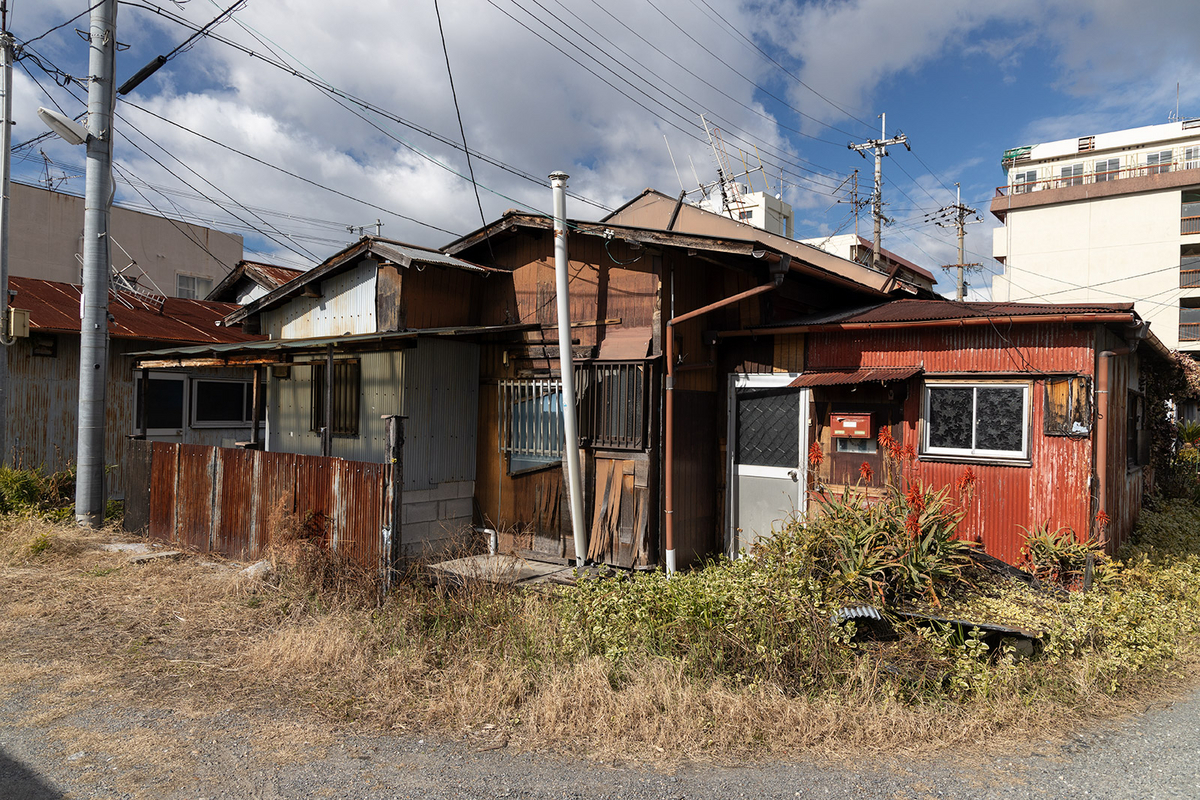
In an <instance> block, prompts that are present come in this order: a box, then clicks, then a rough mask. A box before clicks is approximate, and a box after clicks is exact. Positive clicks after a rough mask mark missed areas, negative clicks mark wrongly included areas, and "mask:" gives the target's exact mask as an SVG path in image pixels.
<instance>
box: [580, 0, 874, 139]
mask: <svg viewBox="0 0 1200 800" xmlns="http://www.w3.org/2000/svg"><path fill="white" fill-rule="evenodd" d="M593 1H594V0H593ZM700 2H701V3H703V4H704V5H705V6H706V7H707V8H708V10H709V11H711V12H712V13H713V14H715V15H716V16H717V18H718V19H720V20H721V22H723V23H725V25H726V26H727V27H728V29H729V30H730V31H732V32H733V33H735V34H737V36H738V37H740V38H741V39H742V40H744V41H745V42H747V43H748V44H749V45H750V46H751V47H753V48H754V49H755V50H757V51H758V53H759V54H760V55H761V56H762V57H763V58H765V59H766V60H767V61H769V62H771V63H772V64H774V65H775V66H777V67H779V69H780V71H781V72H783V74H784V75H787V76H788V77H789V78H791V79H792V80H794V81H796V83H798V84H800V85H801V86H803V87H804V88H805V89H808V90H809V91H810V92H812V93H813V94H815V95H816V96H817V97H819V98H821V99H822V100H824V101H825V102H826V103H828V104H829V105H831V106H833V107H834V108H836V109H837V110H838V111H840V112H842V113H843V114H845V115H846V116H847V117H849V118H850V119H852V120H855V121H856V122H860V123H862V124H863V125H865V126H866V127H867V128H868V129H870V128H872V127H873V123H870V122H867V121H866V120H864V119H862V118H861V117H857V116H855V115H854V114H852V113H850V111H848V110H846V109H845V108H843V107H842V106H840V105H838V104H837V103H835V102H833V101H832V100H830V99H829V98H828V97H826V96H825V95H823V94H821V93H820V92H818V91H817V90H816V89H814V88H813V87H811V86H809V85H808V84H807V83H805V82H804V81H802V80H801V79H800V76H798V75H796V74H794V73H792V72H791V71H790V70H788V69H787V68H786V67H784V66H783V64H780V63H779V62H778V61H776V60H775V58H774V57H773V56H772V55H771V54H770V53H768V52H767V51H766V50H764V49H762V48H761V47H759V46H758V44H757V43H756V42H755V41H754V40H753V39H751V38H750V37H749V36H747V35H746V34H744V33H742V32H741V31H740V30H738V28H737V27H736V26H734V24H733V23H731V22H730V21H729V20H727V19H725V17H723V16H721V12H719V11H717V10H716V9H715V8H713V7H712V6H711V5H709V3H708V0H700ZM692 5H693V6H695V7H696V8H697V9H699V8H700V7H699V6H696V2H695V0H692ZM700 10H703V9H700ZM710 19H711V17H710ZM743 46H744V45H743ZM822 124H824V123H822ZM834 130H837V131H838V132H839V133H843V131H841V130H839V129H837V128H834Z"/></svg>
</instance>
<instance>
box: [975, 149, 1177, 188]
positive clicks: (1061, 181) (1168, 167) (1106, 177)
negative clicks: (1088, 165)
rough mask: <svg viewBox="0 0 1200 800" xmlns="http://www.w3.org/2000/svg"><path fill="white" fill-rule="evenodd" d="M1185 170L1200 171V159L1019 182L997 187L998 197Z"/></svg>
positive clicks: (1139, 165)
mask: <svg viewBox="0 0 1200 800" xmlns="http://www.w3.org/2000/svg"><path fill="white" fill-rule="evenodd" d="M1185 169H1200V159H1187V160H1184V159H1183V158H1176V159H1174V160H1172V161H1167V162H1165V163H1161V164H1138V165H1136V166H1132V167H1123V168H1121V169H1116V170H1103V171H1100V172H1088V173H1086V174H1084V175H1065V176H1064V175H1057V176H1053V177H1049V178H1039V179H1038V180H1035V181H1019V182H1014V183H1010V184H1007V185H1005V186H997V187H996V196H997V197H1005V196H1007V195H1013V194H1029V193H1030V192H1040V191H1044V190H1046V189H1061V188H1064V187H1067V186H1083V185H1086V184H1092V183H1106V182H1108V181H1115V180H1123V179H1125V178H1144V177H1146V176H1147V175H1159V174H1161V173H1165V172H1178V171H1180V170H1185Z"/></svg>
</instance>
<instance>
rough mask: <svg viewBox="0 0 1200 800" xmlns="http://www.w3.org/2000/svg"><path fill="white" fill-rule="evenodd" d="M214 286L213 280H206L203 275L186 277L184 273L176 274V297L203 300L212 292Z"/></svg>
mask: <svg viewBox="0 0 1200 800" xmlns="http://www.w3.org/2000/svg"><path fill="white" fill-rule="evenodd" d="M212 285H213V282H212V278H205V277H204V276H202V275H184V274H183V273H182V272H180V273H176V275H175V296H176V297H183V298H185V299H188V300H203V299H204V298H206V297H208V293H209V292H211V291H212Z"/></svg>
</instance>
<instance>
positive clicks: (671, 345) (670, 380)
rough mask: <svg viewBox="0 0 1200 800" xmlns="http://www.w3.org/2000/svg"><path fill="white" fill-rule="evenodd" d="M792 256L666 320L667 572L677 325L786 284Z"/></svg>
mask: <svg viewBox="0 0 1200 800" xmlns="http://www.w3.org/2000/svg"><path fill="white" fill-rule="evenodd" d="M791 260H792V258H791V256H789V255H786V254H785V255H783V256H780V257H779V260H778V261H772V262H771V264H770V268H771V277H772V281H771V283H766V284H763V285H762V286H755V287H754V288H753V289H747V290H746V291H744V292H740V293H738V294H735V295H733V296H732V297H726V298H725V299H724V300H718V301H717V302H715V303H709V304H708V305H706V306H701V307H700V308H697V309H694V310H692V311H689V312H687V313H686V314H680V315H679V316H677V317H672V318H671V319H670V320H668V321H667V336H666V341H665V342H664V343H663V357H664V359H665V360H666V362H667V402H666V412H665V414H664V416H665V418H666V419H665V424H666V429H667V430H666V434H665V436H664V437H663V438H664V441H663V451H664V452H663V461H664V464H663V471H664V472H666V475H665V477H664V485H663V511H664V516H665V517H666V519H665V522H664V524H663V544H664V549H665V550H666V559H667V575H673V574H675V331H674V327H675V325H677V324H679V323H681V322H687V321H688V320H691V319H695V318H697V317H699V316H702V315H704V314H707V313H708V312H710V311H715V310H717V309H718V308H724V307H725V306H731V305H735V304H736V303H740V302H741V301H743V300H747V299H749V298H751V297H756V296H758V295H760V294H766V293H767V292H770V291H774V290H775V289H777V288H778V287H779V285H780V284H782V283H783V278H784V276H785V275H787V272H788V266H789V264H790V262H791Z"/></svg>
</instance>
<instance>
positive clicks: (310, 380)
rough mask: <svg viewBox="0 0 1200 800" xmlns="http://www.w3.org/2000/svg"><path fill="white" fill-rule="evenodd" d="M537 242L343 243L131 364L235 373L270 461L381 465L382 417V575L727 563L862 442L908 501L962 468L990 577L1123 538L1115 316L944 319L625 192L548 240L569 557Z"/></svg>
mask: <svg viewBox="0 0 1200 800" xmlns="http://www.w3.org/2000/svg"><path fill="white" fill-rule="evenodd" d="M666 200H668V201H669V198H666ZM710 218H715V219H710ZM622 219H625V220H630V219H637V220H639V221H640V222H639V224H630V223H628V222H621V221H620V220H622ZM641 222H644V223H648V224H640V223H641ZM649 223H653V224H649ZM554 239H555V237H554V231H553V223H552V221H551V220H549V219H547V218H545V217H542V216H539V215H535V214H524V213H518V212H509V213H507V214H505V215H504V217H502V218H501V219H499V220H497V221H496V222H494V223H492V224H490V225H488V226H486V227H485V228H483V229H481V230H479V231H476V232H474V233H472V234H469V235H467V236H465V237H462V238H460V239H459V240H457V241H455V242H452V243H451V244H449V245H447V246H446V247H445V248H443V249H442V250H441V251H432V250H428V249H425V248H418V247H413V246H409V245H404V244H402V243H399V242H393V241H389V240H385V239H379V238H375V237H365V238H363V239H362V240H361V241H360V242H357V243H355V244H354V245H352V246H350V247H348V248H346V249H344V250H343V251H341V252H340V253H338V254H336V255H334V256H333V257H331V258H330V259H328V260H327V261H325V262H324V263H323V264H321V265H319V266H318V267H316V268H315V269H313V270H310V271H309V272H307V273H305V274H303V275H301V276H299V277H296V278H294V279H292V280H290V281H288V282H287V283H285V284H283V285H281V286H279V287H277V288H276V289H274V290H272V291H270V292H268V293H267V294H265V295H262V296H261V297H258V298H256V299H253V300H251V301H250V302H249V303H248V304H246V305H245V306H244V307H243V308H241V309H239V310H236V311H234V312H233V313H231V314H230V315H229V317H228V321H229V322H231V323H240V324H242V325H244V326H245V327H246V329H248V330H252V331H255V332H258V331H261V332H262V333H264V334H266V335H267V336H268V337H269V338H268V339H267V340H266V341H262V342H253V343H246V344H209V345H202V346H195V347H176V348H171V349H168V350H161V351H158V352H156V353H147V354H142V355H141V356H139V363H140V364H141V365H142V366H143V367H154V368H167V367H172V366H175V367H196V366H199V365H207V366H222V367H225V368H240V369H243V370H252V371H253V372H254V373H255V374H257V375H260V376H262V378H263V379H264V380H265V386H266V393H265V398H266V399H265V403H263V404H262V407H263V408H264V409H265V412H264V413H265V417H266V437H265V441H264V442H263V443H262V444H263V445H264V447H265V449H266V450H268V451H271V452H276V453H295V454H310V455H324V456H337V457H340V458H342V459H348V460H349V461H348V462H346V463H349V464H352V463H355V462H357V463H360V464H361V463H362V462H384V461H385V460H386V459H388V458H389V451H388V447H389V442H388V440H387V439H386V437H385V426H384V422H383V419H382V418H383V417H385V416H395V415H399V416H404V417H407V420H406V436H405V441H404V443H403V458H402V461H403V490H404V491H403V509H402V512H400V513H401V517H400V519H401V523H402V524H401V525H400V526H399V528H398V529H397V528H392V527H389V528H388V530H389V531H397V530H398V542H397V543H394V544H395V550H394V552H396V553H400V554H404V555H409V556H415V555H420V554H422V553H426V552H428V551H429V550H431V549H439V548H443V547H444V546H445V545H446V544H447V542H449V541H451V540H452V539H453V537H454V536H455V535H456V534H457V533H459V532H460V531H462V530H464V529H466V528H469V527H471V526H473V525H485V526H489V527H494V528H495V529H497V530H498V531H499V532H500V537H499V538H500V541H501V545H502V547H503V548H504V549H507V550H510V551H513V552H516V553H518V554H521V555H525V556H529V557H533V558H538V559H546V560H563V561H565V560H574V559H576V558H577V555H584V556H586V557H587V559H588V560H591V561H596V562H605V563H609V564H613V565H618V566H622V567H641V568H645V567H653V566H658V565H662V564H664V563H667V562H669V561H670V557H669V554H673V559H674V563H675V565H677V566H678V567H681V568H682V567H685V566H688V565H689V564H695V563H697V562H699V561H702V560H703V559H704V558H706V557H709V556H711V555H713V554H717V553H721V552H725V553H729V554H736V552H738V551H739V550H740V549H742V548H744V547H746V546H748V545H750V544H752V543H753V541H754V540H755V538H756V537H758V536H761V535H766V534H768V533H769V532H770V531H771V530H772V528H773V527H775V526H778V525H779V524H781V522H782V521H783V520H785V519H787V518H788V517H789V516H791V515H793V514H804V513H806V512H807V510H808V508H809V506H810V504H811V502H812V498H813V493H814V492H816V493H822V492H824V493H828V492H835V491H838V490H839V488H840V487H845V486H846V485H849V484H852V483H854V481H855V480H856V479H857V476H858V475H859V468H860V467H861V465H862V464H863V463H866V464H867V465H868V467H869V468H870V469H871V471H873V472H874V473H875V474H876V475H880V474H882V473H884V472H885V470H884V469H882V467H883V465H882V461H881V458H882V456H881V454H880V452H879V446H878V435H879V432H880V430H881V429H883V428H887V429H889V430H890V431H891V432H892V434H893V435H894V437H895V438H896V439H897V440H899V441H900V442H902V443H903V444H904V445H909V446H910V447H911V451H912V461H911V463H910V464H908V465H907V466H906V469H908V470H910V472H911V473H912V474H916V475H919V476H920V477H921V478H923V479H925V480H928V481H930V482H932V483H934V484H948V483H953V482H955V481H957V480H958V479H959V478H960V477H961V473H962V471H963V469H964V468H965V467H967V466H970V467H971V468H972V470H973V472H974V474H975V477H976V488H975V490H974V493H973V495H972V496H971V498H970V502H971V506H970V508H969V509H968V516H967V519H966V522H965V525H964V529H963V530H964V533H965V534H966V535H969V536H971V537H972V538H975V539H978V540H980V541H982V542H983V544H984V546H985V547H986V549H987V550H988V551H989V552H991V553H993V554H995V555H998V556H1000V557H1002V558H1005V559H1008V560H1010V561H1011V560H1014V559H1015V558H1016V557H1017V554H1018V551H1019V548H1020V543H1021V537H1022V536H1023V534H1022V530H1023V529H1029V528H1033V527H1036V526H1038V525H1041V524H1043V523H1045V524H1049V525H1051V526H1054V527H1058V526H1069V527H1071V528H1072V529H1073V530H1075V531H1076V533H1077V534H1078V535H1079V536H1081V537H1085V536H1087V535H1089V534H1090V533H1092V532H1094V530H1095V528H1094V526H1095V524H1096V523H1095V520H1096V518H1097V516H1100V517H1101V518H1103V517H1104V515H1100V513H1099V512H1101V511H1104V512H1105V515H1107V516H1108V517H1109V518H1111V521H1110V522H1109V523H1108V525H1107V526H1106V527H1105V529H1104V531H1103V533H1104V535H1105V536H1106V537H1107V541H1108V543H1109V544H1110V546H1115V545H1116V543H1117V542H1119V541H1120V540H1121V539H1122V538H1123V537H1125V536H1126V535H1127V534H1128V531H1129V530H1130V528H1131V527H1132V524H1133V521H1134V520H1135V519H1136V515H1137V510H1138V508H1139V507H1140V502H1141V493H1142V491H1143V485H1144V483H1145V481H1144V480H1143V478H1144V476H1143V471H1142V466H1141V459H1142V455H1141V453H1142V451H1143V449H1144V447H1143V445H1142V444H1141V441H1142V439H1141V438H1140V437H1142V435H1143V434H1142V433H1141V428H1140V427H1139V425H1140V423H1139V420H1140V419H1141V415H1142V413H1143V405H1144V401H1143V400H1142V399H1140V398H1142V397H1143V395H1142V394H1141V392H1143V391H1144V387H1143V386H1142V385H1141V384H1140V380H1141V378H1140V373H1141V370H1140V365H1141V363H1142V361H1143V360H1144V359H1147V358H1150V359H1153V358H1159V357H1162V356H1163V355H1164V351H1163V350H1162V347H1161V345H1160V344H1159V343H1158V342H1157V340H1156V339H1155V338H1154V337H1153V336H1152V335H1149V334H1148V332H1147V331H1146V328H1145V326H1144V325H1142V324H1141V321H1140V319H1139V318H1138V316H1137V314H1136V313H1135V312H1134V311H1133V309H1132V307H1130V306H1128V305H1103V304H1101V305H1094V306H1046V305H1028V304H1005V305H1002V306H996V305H991V304H975V303H952V302H949V301H946V300H943V299H941V298H937V297H936V296H935V295H934V294H933V293H932V285H933V278H932V276H931V275H930V274H929V273H927V272H925V271H924V270H922V269H920V268H919V267H917V266H916V265H913V264H910V263H908V262H904V261H903V260H901V259H891V260H890V261H888V262H886V263H885V264H884V269H882V270H880V269H873V268H871V267H870V266H868V265H864V264H861V263H858V262H855V261H850V260H846V259H842V258H839V257H837V256H834V255H831V254H829V253H826V252H824V251H821V250H819V249H817V248H814V247H811V246H808V245H804V244H802V243H799V242H795V241H793V240H790V239H786V238H785V237H781V236H775V235H772V234H769V233H766V232H764V231H760V230H758V229H754V228H749V227H748V226H745V225H741V224H739V223H736V222H734V221H732V220H726V219H724V218H721V217H719V216H718V215H714V214H711V213H709V212H705V211H702V210H700V209H696V208H693V207H690V206H686V205H682V204H680V203H678V202H675V201H670V202H664V198H663V197H662V196H661V195H658V194H657V193H646V194H643V195H642V196H641V197H640V198H638V199H637V200H635V201H633V202H632V203H631V204H628V205H627V206H625V207H623V208H622V209H620V210H618V211H617V212H616V213H615V214H614V215H613V216H612V217H610V218H609V219H607V220H604V221H601V222H595V223H593V222H581V221H571V222H570V223H569V236H568V239H569V275H570V280H569V294H570V313H571V328H570V330H571V331H572V333H571V341H570V342H569V343H566V342H563V343H561V345H562V346H568V347H570V350H571V356H572V361H573V364H574V377H575V384H576V389H577V404H578V405H577V410H578V413H579V434H580V435H579V438H580V445H581V448H582V462H583V463H582V465H581V466H582V467H583V470H582V471H583V475H584V481H583V487H584V505H585V513H586V523H587V530H588V540H589V546H588V552H587V553H586V554H576V552H575V550H574V547H575V546H574V542H573V537H572V535H571V534H572V531H571V524H570V520H569V516H568V514H569V511H568V500H567V494H568V493H567V491H566V488H565V480H564V458H565V456H566V448H564V442H563V435H562V423H561V407H562V399H563V398H562V382H561V378H562V376H561V374H560V372H559V366H558V365H559V361H558V355H559V347H560V342H559V341H558V336H557V324H556V323H557V319H556V310H555V305H556V303H555V300H556V291H555V271H554ZM255 407H256V408H257V407H258V405H257V404H256V405H255ZM256 413H257V412H256ZM814 445H815V446H816V447H817V448H818V449H819V450H821V452H822V454H823V456H824V458H823V459H822V466H821V467H820V469H818V470H813V471H811V472H810V469H809V450H810V448H811V447H813V446H814ZM212 463H214V464H215V463H216V462H215V461H213V462H212ZM318 466H319V465H318ZM256 469H258V467H256ZM337 469H339V470H344V469H349V467H347V466H345V464H343V465H342V466H339V467H337ZM214 480H215V479H214ZM214 485H215V484H214ZM372 496H374V495H372ZM302 500H303V498H299V501H302ZM331 502H332V501H331ZM372 502H374V501H372ZM330 513H333V512H330ZM343 513H345V514H351V513H352V512H351V511H350V510H349V509H346V510H345V511H344V512H343ZM216 524H217V523H216V522H213V525H214V526H215V525H216ZM372 524H375V523H372ZM389 524H390V523H389ZM214 530H215V528H214ZM368 533H369V532H368ZM389 535H390V533H389ZM389 546H391V545H389ZM378 551H379V548H378V547H376V548H375V550H372V551H371V552H372V553H375V552H378ZM372 557H374V556H372Z"/></svg>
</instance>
